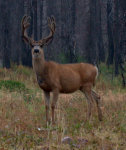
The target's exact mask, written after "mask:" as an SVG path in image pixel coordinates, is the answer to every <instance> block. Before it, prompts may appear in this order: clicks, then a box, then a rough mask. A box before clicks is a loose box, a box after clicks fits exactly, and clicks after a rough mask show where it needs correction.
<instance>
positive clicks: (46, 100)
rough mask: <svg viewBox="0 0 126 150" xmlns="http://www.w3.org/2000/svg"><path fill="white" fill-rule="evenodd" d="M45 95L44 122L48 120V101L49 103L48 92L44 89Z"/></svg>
mask: <svg viewBox="0 0 126 150" xmlns="http://www.w3.org/2000/svg"><path fill="white" fill-rule="evenodd" d="M44 97H45V109H46V123H47V122H49V103H50V93H49V92H46V91H44Z"/></svg>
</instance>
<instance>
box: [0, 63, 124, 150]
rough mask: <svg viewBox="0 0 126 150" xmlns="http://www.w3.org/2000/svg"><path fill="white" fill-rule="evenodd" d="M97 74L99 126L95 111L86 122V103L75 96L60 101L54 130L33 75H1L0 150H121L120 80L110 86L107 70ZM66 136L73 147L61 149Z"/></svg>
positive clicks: (22, 71) (26, 71)
mask: <svg viewBox="0 0 126 150" xmlns="http://www.w3.org/2000/svg"><path fill="white" fill-rule="evenodd" d="M101 68H102V69H101V72H102V74H101V75H100V76H99V78H98V80H97V84H96V87H95V90H96V91H97V92H98V93H99V94H100V96H101V108H102V111H103V116H104V118H103V121H102V122H99V121H98V118H97V112H96V109H93V115H92V117H91V119H90V121H86V112H87V103H86V99H85V97H84V95H83V94H82V93H81V92H79V91H78V92H75V93H73V94H68V95H66V94H63V95H60V97H59V100H58V103H57V108H56V125H53V126H52V125H48V126H46V122H45V107H44V99H43V93H42V90H41V89H40V88H39V87H38V85H37V82H36V79H35V74H34V73H33V71H32V69H30V68H26V67H23V66H18V67H17V66H13V67H12V69H8V70H7V69H0V150H76V149H80V150H126V89H123V88H122V87H121V78H120V77H118V78H114V79H113V80H112V77H111V70H106V68H105V66H104V65H103V66H102V67H101ZM50 116H51V114H50ZM67 136H68V137H70V138H71V139H72V142H70V143H69V144H63V143H62V142H61V140H62V139H63V138H64V137H67Z"/></svg>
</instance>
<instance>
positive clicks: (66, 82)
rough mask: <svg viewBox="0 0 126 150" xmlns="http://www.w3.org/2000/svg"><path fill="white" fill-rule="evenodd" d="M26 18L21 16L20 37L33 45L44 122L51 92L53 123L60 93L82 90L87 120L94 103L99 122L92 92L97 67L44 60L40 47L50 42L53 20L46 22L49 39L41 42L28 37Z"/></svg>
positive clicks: (34, 67) (99, 114)
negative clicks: (42, 101)
mask: <svg viewBox="0 0 126 150" xmlns="http://www.w3.org/2000/svg"><path fill="white" fill-rule="evenodd" d="M28 19H29V17H28V16H24V17H23V19H22V37H23V39H24V40H25V41H26V42H27V43H28V44H30V45H31V46H32V64H33V69H34V71H35V73H36V77H37V82H38V84H39V86H40V88H41V89H42V90H43V92H44V96H45V107H46V121H47V122H48V121H49V105H50V92H52V93H53V98H52V104H51V108H52V122H53V123H54V110H55V106H56V102H57V100H58V96H59V94H60V93H72V92H75V91H77V90H80V91H82V92H83V93H84V94H85V96H86V98H87V102H88V113H87V117H88V118H90V116H91V109H92V104H93V101H94V100H95V102H96V104H97V110H98V117H99V120H102V112H101V108H100V106H99V102H100V97H99V96H98V94H97V93H96V92H94V91H93V90H92V87H93V86H94V84H95V80H96V77H97V75H98V69H97V67H95V66H93V65H91V64H87V63H76V64H58V63H56V62H53V61H46V60H45V58H44V51H43V46H44V45H46V44H47V43H48V42H49V41H50V40H52V39H53V34H54V32H55V20H54V18H49V19H48V22H49V27H50V34H49V36H48V37H46V38H44V39H42V40H39V41H34V40H33V39H32V38H30V37H28V35H27V32H26V29H27V28H28V26H29V25H30V24H29V22H28Z"/></svg>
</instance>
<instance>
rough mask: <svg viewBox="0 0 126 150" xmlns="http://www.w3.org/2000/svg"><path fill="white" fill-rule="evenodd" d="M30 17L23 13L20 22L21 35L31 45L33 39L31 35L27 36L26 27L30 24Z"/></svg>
mask: <svg viewBox="0 0 126 150" xmlns="http://www.w3.org/2000/svg"><path fill="white" fill-rule="evenodd" d="M30 19H31V17H30V16H27V15H25V16H24V17H23V18H22V22H21V28H22V37H23V39H24V40H25V41H26V42H27V43H29V44H30V45H32V43H33V42H34V40H33V39H32V38H31V37H28V35H27V32H26V29H27V28H28V27H29V26H30V23H29V20H30Z"/></svg>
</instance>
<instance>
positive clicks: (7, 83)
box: [0, 80, 26, 91]
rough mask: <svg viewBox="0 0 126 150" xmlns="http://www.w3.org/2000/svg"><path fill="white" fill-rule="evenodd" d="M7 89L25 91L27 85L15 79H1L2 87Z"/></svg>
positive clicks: (0, 84)
mask: <svg viewBox="0 0 126 150" xmlns="http://www.w3.org/2000/svg"><path fill="white" fill-rule="evenodd" d="M2 88H3V89H6V90H9V91H24V90H26V87H25V85H24V84H23V83H21V82H18V81H13V80H1V81H0V89H2Z"/></svg>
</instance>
